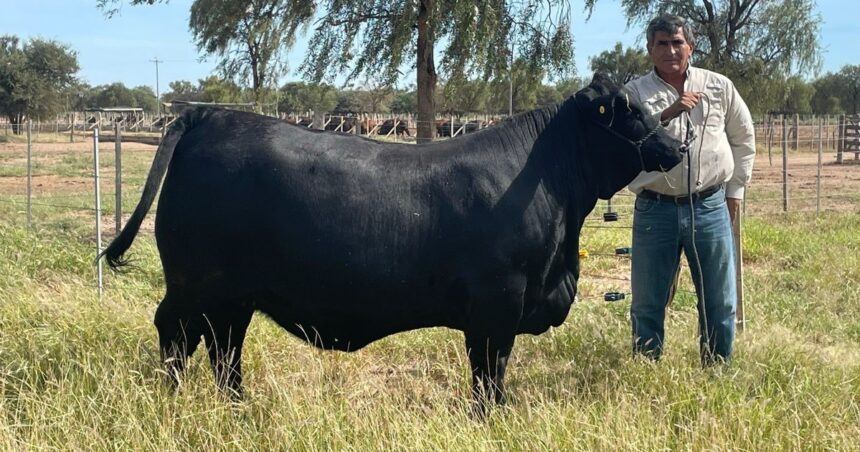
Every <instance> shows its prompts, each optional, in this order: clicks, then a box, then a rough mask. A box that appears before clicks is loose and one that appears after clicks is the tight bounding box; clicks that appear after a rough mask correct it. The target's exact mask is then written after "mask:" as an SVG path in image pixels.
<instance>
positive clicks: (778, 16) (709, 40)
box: [586, 0, 822, 111]
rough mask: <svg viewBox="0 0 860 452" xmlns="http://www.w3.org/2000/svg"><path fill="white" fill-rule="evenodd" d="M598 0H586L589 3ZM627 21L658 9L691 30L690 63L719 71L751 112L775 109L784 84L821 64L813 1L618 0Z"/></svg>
mask: <svg viewBox="0 0 860 452" xmlns="http://www.w3.org/2000/svg"><path fill="white" fill-rule="evenodd" d="M598 3H599V0H587V1H586V4H587V6H589V7H594V5H595V4H598ZM621 4H622V7H623V8H624V11H625V14H626V16H627V24H628V26H634V25H635V26H641V27H642V30H643V32H644V28H645V26H646V25H647V23H648V21H649V20H651V19H652V18H653V17H655V16H656V15H658V14H660V13H669V14H675V15H678V16H681V17H684V18H685V19H687V20H688V21H689V23H691V24H692V28H693V30H694V31H695V32H696V36H697V39H696V43H695V44H696V45H695V50H694V53H693V64H695V65H696V66H699V67H703V68H706V69H711V70H714V71H717V72H720V73H722V74H725V75H726V76H728V77H729V78H731V79H732V81H733V82H734V83H735V85H736V86H737V87H738V90H739V91H740V92H741V95H742V96H743V97H744V100H745V101H746V102H747V104H748V105H749V106H750V109H751V110H754V111H769V110H773V109H779V108H781V107H782V106H781V105H779V104H780V103H781V102H782V101H781V99H780V98H779V97H780V93H781V92H782V90H783V89H784V86H783V85H784V84H785V83H786V82H787V79H788V78H789V77H790V76H792V75H801V76H803V75H807V74H811V73H813V72H815V71H816V70H818V68H819V67H820V65H821V54H822V52H821V43H820V39H821V38H820V30H821V17H820V15H819V14H817V13H815V12H814V8H815V1H814V0H672V1H666V0H622V2H621Z"/></svg>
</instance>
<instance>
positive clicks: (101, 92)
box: [93, 82, 136, 108]
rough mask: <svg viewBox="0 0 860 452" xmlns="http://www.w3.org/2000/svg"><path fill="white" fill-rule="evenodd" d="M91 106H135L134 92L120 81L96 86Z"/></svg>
mask: <svg viewBox="0 0 860 452" xmlns="http://www.w3.org/2000/svg"><path fill="white" fill-rule="evenodd" d="M96 90H97V93H98V94H96V96H95V98H94V99H93V100H94V101H95V104H94V105H93V106H95V107H100V108H113V107H135V106H136V105H135V103H136V102H135V98H134V93H133V92H132V91H131V90H130V89H128V88H127V87H126V86H125V85H123V84H122V83H121V82H116V83H111V84H110V85H105V86H98V87H96Z"/></svg>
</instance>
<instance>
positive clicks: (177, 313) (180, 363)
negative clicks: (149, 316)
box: [154, 294, 203, 385]
mask: <svg viewBox="0 0 860 452" xmlns="http://www.w3.org/2000/svg"><path fill="white" fill-rule="evenodd" d="M200 319H201V318H200V314H196V315H194V314H190V313H189V311H188V309H186V307H185V306H184V305H183V304H182V301H177V300H176V299H175V298H171V296H170V295H169V294H168V295H167V296H165V297H164V300H162V302H161V304H159V305H158V309H157V310H156V311H155V322H154V323H155V327H156V328H157V329H158V341H159V348H160V350H161V360H162V363H163V364H164V366H165V370H166V371H167V376H168V379H169V380H168V381H169V382H170V383H172V384H174V385H176V384H178V383H179V380H180V377H181V375H182V372H183V371H184V370H185V366H186V362H187V361H188V358H189V357H191V355H192V354H193V353H194V350H196V349H197V345H199V344H200V336H201V335H202V334H203V330H202V329H201V328H200V327H201V324H200Z"/></svg>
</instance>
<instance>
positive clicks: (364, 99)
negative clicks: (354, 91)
mask: <svg viewBox="0 0 860 452" xmlns="http://www.w3.org/2000/svg"><path fill="white" fill-rule="evenodd" d="M393 92H394V89H393V88H392V87H391V85H388V84H386V83H385V82H384V81H380V80H376V79H373V78H371V77H368V79H367V80H366V81H365V89H363V90H361V91H359V92H358V101H359V102H360V103H361V109H362V111H366V112H368V113H385V112H386V111H387V110H386V106H387V105H388V103H389V101H390V100H391V95H392V93H393Z"/></svg>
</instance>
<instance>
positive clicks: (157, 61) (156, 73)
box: [149, 57, 164, 118]
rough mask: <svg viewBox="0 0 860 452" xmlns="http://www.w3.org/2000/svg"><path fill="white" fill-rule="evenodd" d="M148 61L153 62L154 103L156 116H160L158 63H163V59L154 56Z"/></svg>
mask: <svg viewBox="0 0 860 452" xmlns="http://www.w3.org/2000/svg"><path fill="white" fill-rule="evenodd" d="M149 62H150V63H155V105H156V108H157V109H158V117H159V118H161V92H160V91H159V89H158V63H164V60H159V59H158V57H155V58H153V59H151V60H149Z"/></svg>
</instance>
